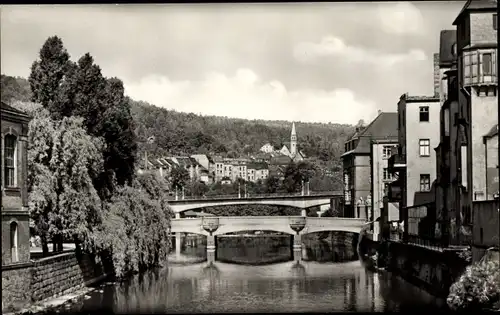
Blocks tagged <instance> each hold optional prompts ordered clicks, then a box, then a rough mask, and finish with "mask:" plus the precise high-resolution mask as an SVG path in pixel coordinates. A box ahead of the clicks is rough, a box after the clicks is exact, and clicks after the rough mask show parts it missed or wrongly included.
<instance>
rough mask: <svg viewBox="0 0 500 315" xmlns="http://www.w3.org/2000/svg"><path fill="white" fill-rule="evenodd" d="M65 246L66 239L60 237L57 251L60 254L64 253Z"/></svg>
mask: <svg viewBox="0 0 500 315" xmlns="http://www.w3.org/2000/svg"><path fill="white" fill-rule="evenodd" d="M63 244H64V238H63V236H62V234H61V235H59V236H58V237H57V251H58V252H62V251H63V249H64V246H63Z"/></svg>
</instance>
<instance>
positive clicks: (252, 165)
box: [247, 163, 267, 170]
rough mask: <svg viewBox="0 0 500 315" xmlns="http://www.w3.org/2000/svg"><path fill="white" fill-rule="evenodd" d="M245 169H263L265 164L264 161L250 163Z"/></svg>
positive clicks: (265, 167)
mask: <svg viewBox="0 0 500 315" xmlns="http://www.w3.org/2000/svg"><path fill="white" fill-rule="evenodd" d="M247 169H254V170H265V169H267V164H266V163H250V164H248V165H247Z"/></svg>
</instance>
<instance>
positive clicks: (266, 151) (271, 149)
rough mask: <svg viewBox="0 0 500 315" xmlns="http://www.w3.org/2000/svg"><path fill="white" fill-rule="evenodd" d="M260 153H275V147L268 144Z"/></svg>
mask: <svg viewBox="0 0 500 315" xmlns="http://www.w3.org/2000/svg"><path fill="white" fill-rule="evenodd" d="M260 151H262V152H264V153H272V152H274V146H273V145H272V144H270V143H269V142H268V143H266V144H264V145H263V146H262V147H261V148H260Z"/></svg>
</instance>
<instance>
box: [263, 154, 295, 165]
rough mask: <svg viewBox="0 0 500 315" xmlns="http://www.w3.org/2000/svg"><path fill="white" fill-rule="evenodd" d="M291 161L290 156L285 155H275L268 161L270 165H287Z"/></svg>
mask: <svg viewBox="0 0 500 315" xmlns="http://www.w3.org/2000/svg"><path fill="white" fill-rule="evenodd" d="M291 162H292V158H291V157H289V156H287V155H278V156H275V157H273V158H272V159H271V161H269V164H270V165H288V164H290V163H291Z"/></svg>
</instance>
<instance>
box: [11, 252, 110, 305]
mask: <svg viewBox="0 0 500 315" xmlns="http://www.w3.org/2000/svg"><path fill="white" fill-rule="evenodd" d="M112 273H113V265H112V259H111V256H110V255H101V256H93V255H88V254H85V255H82V256H80V257H77V255H76V253H74V252H71V253H65V254H60V255H56V256H52V257H47V258H43V259H40V260H37V261H32V262H30V263H27V264H22V265H21V264H19V265H11V266H2V312H4V311H12V310H15V309H19V308H22V307H25V306H27V305H28V304H29V303H31V302H37V301H41V300H45V299H48V298H52V297H56V296H60V295H63V294H67V293H70V292H72V291H74V290H77V289H78V288H81V287H82V286H89V285H91V284H93V283H95V282H97V281H99V280H102V279H103V278H105V277H106V276H107V275H110V274H112Z"/></svg>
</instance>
